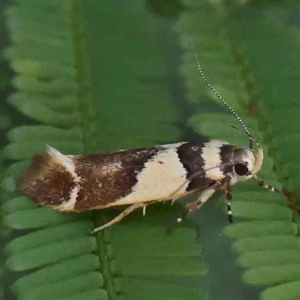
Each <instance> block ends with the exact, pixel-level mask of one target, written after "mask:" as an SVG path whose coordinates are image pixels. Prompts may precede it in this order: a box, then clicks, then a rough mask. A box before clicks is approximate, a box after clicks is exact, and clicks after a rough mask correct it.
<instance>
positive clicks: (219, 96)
mask: <svg viewBox="0 0 300 300" xmlns="http://www.w3.org/2000/svg"><path fill="white" fill-rule="evenodd" d="M189 42H190V45H191V48H192V50H193V54H194V57H195V60H196V63H197V66H198V70H199V73H200V75H201V77H202V79H203V81H204V82H205V84H206V85H207V86H208V88H209V89H210V90H211V91H212V92H213V93H214V94H215V95H216V96H217V97H218V98H219V99H220V100H221V101H222V102H223V104H225V106H226V107H227V108H228V109H229V111H230V112H231V113H232V114H233V116H234V117H235V118H236V119H237V120H238V121H239V122H240V124H241V125H242V127H243V129H244V131H245V133H246V134H247V135H248V136H249V137H250V138H251V139H252V140H253V141H254V142H255V143H256V145H257V146H258V147H260V144H259V143H258V142H257V141H256V140H255V138H254V137H253V135H252V134H251V133H250V131H249V129H248V127H247V126H246V124H245V123H244V122H243V120H242V119H241V117H240V116H239V115H238V114H237V113H236V112H235V110H234V109H233V108H232V107H231V106H230V105H229V104H228V103H227V101H226V100H225V99H224V98H223V97H222V96H221V95H220V94H219V93H218V92H217V91H216V90H215V88H214V87H213V86H212V85H211V84H210V83H209V82H208V81H207V79H206V77H205V75H204V72H203V70H202V67H201V64H200V62H199V59H198V56H197V54H196V51H195V48H194V46H193V43H192V40H191V38H190V37H189Z"/></svg>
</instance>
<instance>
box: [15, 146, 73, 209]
mask: <svg viewBox="0 0 300 300" xmlns="http://www.w3.org/2000/svg"><path fill="white" fill-rule="evenodd" d="M74 186H75V183H74V180H73V177H72V175H71V174H70V173H69V172H68V171H67V170H66V169H65V167H64V166H62V165H61V164H59V163H57V162H56V161H55V160H54V159H53V157H52V156H51V155H49V153H48V152H45V153H40V154H37V155H35V156H34V157H33V159H32V163H31V165H30V166H29V167H28V168H27V170H26V171H25V172H24V174H23V175H22V176H21V178H20V185H19V189H20V192H21V194H23V195H25V196H27V197H29V198H30V199H31V200H33V201H34V202H35V203H37V204H38V205H59V204H61V203H64V202H66V201H68V200H69V196H70V191H71V190H72V188H73V187H74Z"/></svg>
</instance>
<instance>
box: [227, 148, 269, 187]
mask: <svg viewBox="0 0 300 300" xmlns="http://www.w3.org/2000/svg"><path fill="white" fill-rule="evenodd" d="M263 158H264V153H263V149H262V148H259V149H258V151H257V153H255V152H254V151H253V150H252V149H250V148H234V149H233V153H232V161H231V166H232V167H231V168H229V170H230V171H229V172H228V173H227V174H228V175H230V176H231V178H232V180H231V182H232V184H235V183H237V182H241V181H245V180H247V179H250V178H252V177H253V176H254V175H255V174H256V173H257V172H258V171H259V170H260V168H261V166H262V163H263Z"/></svg>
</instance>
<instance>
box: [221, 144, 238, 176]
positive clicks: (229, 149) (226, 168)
mask: <svg viewBox="0 0 300 300" xmlns="http://www.w3.org/2000/svg"><path fill="white" fill-rule="evenodd" d="M234 149H235V146H232V145H223V146H221V148H220V157H221V161H222V165H221V166H220V169H221V171H222V172H223V174H224V175H226V174H228V173H230V172H232V168H233V165H232V164H230V162H232V161H233V154H234Z"/></svg>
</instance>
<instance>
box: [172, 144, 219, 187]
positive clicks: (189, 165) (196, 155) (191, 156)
mask: <svg viewBox="0 0 300 300" xmlns="http://www.w3.org/2000/svg"><path fill="white" fill-rule="evenodd" d="M203 147H204V145H193V144H190V143H186V144H183V145H181V146H179V147H178V150H177V153H178V157H179V159H180V161H181V163H182V165H183V166H184V168H185V169H186V171H187V179H188V178H190V177H192V176H193V175H194V174H196V173H199V172H200V174H199V175H197V176H196V177H194V178H193V179H192V180H191V182H190V183H189V185H188V187H187V189H186V190H187V191H192V190H196V189H199V188H204V187H207V186H210V185H211V184H213V183H214V181H213V180H211V179H209V178H207V177H205V170H204V165H205V162H204V159H203V157H202V149H203Z"/></svg>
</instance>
